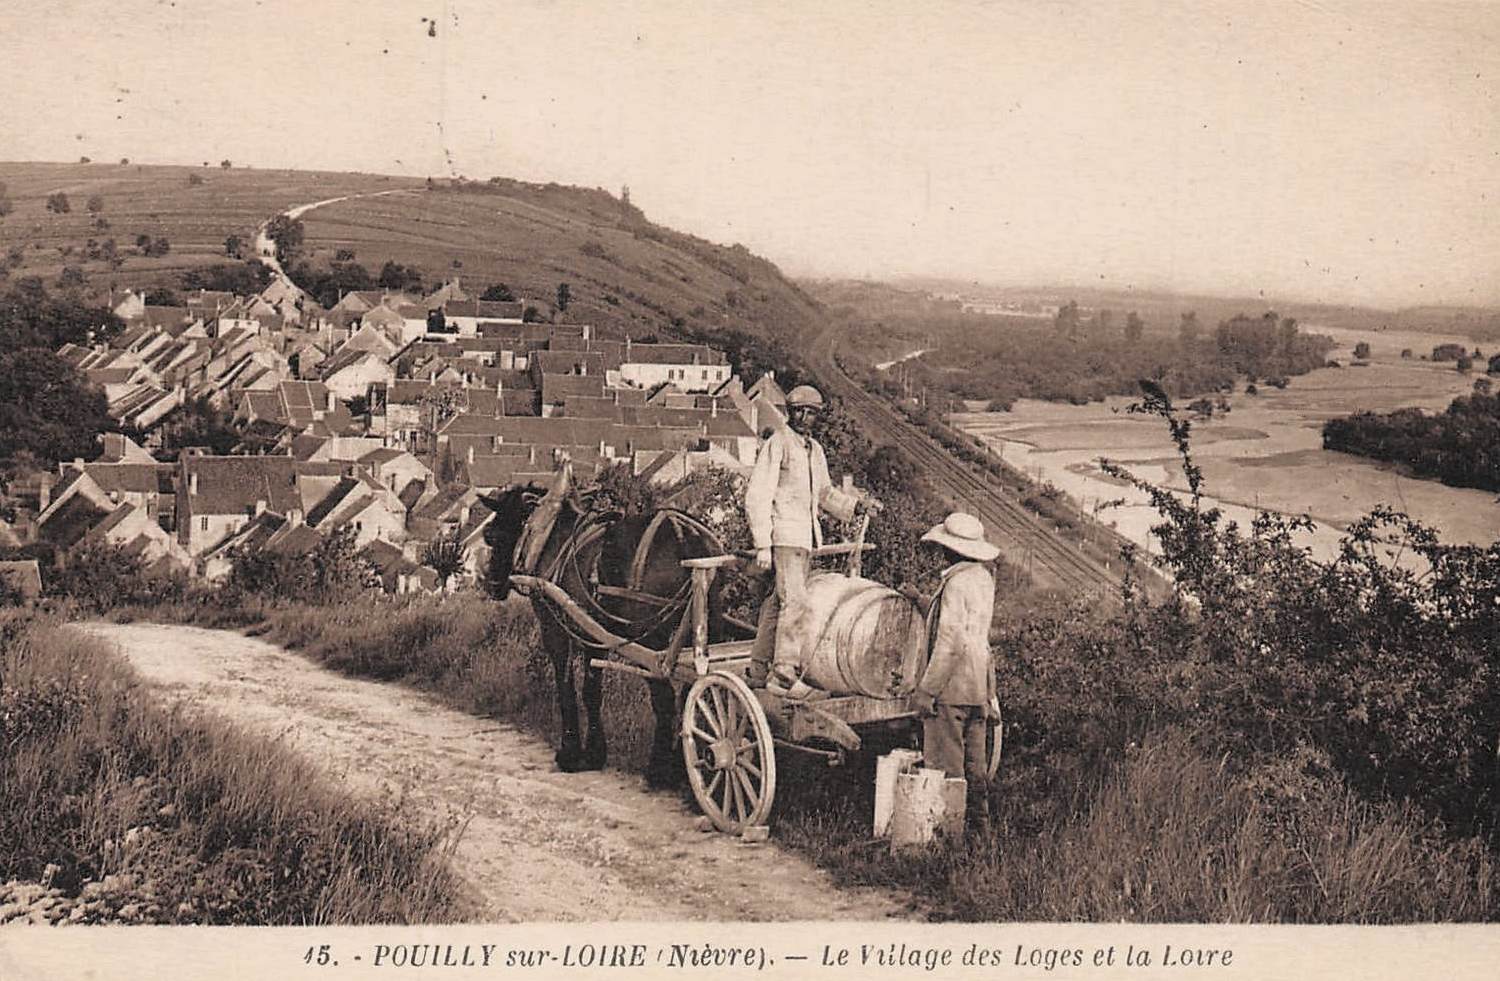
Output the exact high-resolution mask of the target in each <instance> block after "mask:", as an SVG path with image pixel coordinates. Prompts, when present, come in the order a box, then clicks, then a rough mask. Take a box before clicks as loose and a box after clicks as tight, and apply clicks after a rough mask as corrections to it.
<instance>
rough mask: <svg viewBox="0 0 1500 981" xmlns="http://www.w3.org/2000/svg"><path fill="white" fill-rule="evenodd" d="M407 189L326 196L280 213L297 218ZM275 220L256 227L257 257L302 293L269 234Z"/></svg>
mask: <svg viewBox="0 0 1500 981" xmlns="http://www.w3.org/2000/svg"><path fill="white" fill-rule="evenodd" d="M406 190H407V189H406V188H395V189H393V190H389V191H371V192H369V193H368V194H345V195H343V196H342V197H337V198H325V199H323V200H322V201H313V202H311V203H310V204H299V205H297V206H296V207H295V208H288V209H287V210H286V211H283V212H280V214H283V215H286V216H287V217H288V218H291V219H293V220H296V219H298V218H301V217H302V216H303V215H305V214H307V213H308V212H309V211H311V210H313V209H314V208H321V207H323V206H324V205H325V204H338V203H339V202H340V201H350V200H353V199H354V198H378V197H380V196H381V195H384V194H403V193H405V192H406ZM275 220H276V216H275V215H273V216H271V217H270V218H267V219H266V220H265V221H263V222H261V223H260V227H258V228H256V229H255V254H256V258H258V259H260V261H261V262H263V263H264V264H265V265H266V266H267V267H268V268H269V269H270V270H271V274H272V275H273V276H275V277H276V278H277V279H279V280H281V281H282V282H283V283H284V284H285V285H287V286H288V287H290V288H292V289H294V290H296V291H297V292H299V293H301V291H302V288H301V287H300V286H298V285H297V284H296V283H294V282H292V278H291V277H290V276H288V275H287V272H286V270H285V269H283V268H281V261H280V260H279V259H277V258H276V243H275V242H272V241H271V236H270V235H268V234H267V232H268V231H269V229H270V227H271V222H273V221H275ZM304 295H305V294H304Z"/></svg>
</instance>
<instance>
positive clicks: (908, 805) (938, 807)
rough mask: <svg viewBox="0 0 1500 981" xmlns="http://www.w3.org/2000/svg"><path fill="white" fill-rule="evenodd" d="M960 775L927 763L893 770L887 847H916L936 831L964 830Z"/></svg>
mask: <svg viewBox="0 0 1500 981" xmlns="http://www.w3.org/2000/svg"><path fill="white" fill-rule="evenodd" d="M966 790H967V782H966V781H965V780H964V778H963V777H950V776H948V775H947V774H945V773H944V772H943V771H942V770H933V769H929V768H927V767H922V768H921V769H917V770H911V771H908V772H906V773H901V774H897V776H896V791H895V795H894V798H893V800H892V808H891V820H890V836H891V851H892V852H893V853H894V852H899V851H901V850H903V849H908V848H916V847H919V846H921V845H925V844H927V843H928V842H930V841H932V840H933V838H935V837H937V835H939V834H943V835H949V836H959V835H962V834H963V831H964V811H965V807H966V803H965V791H966Z"/></svg>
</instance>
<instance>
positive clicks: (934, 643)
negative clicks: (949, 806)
mask: <svg viewBox="0 0 1500 981" xmlns="http://www.w3.org/2000/svg"><path fill="white" fill-rule="evenodd" d="M922 541H924V542H927V543H929V545H932V546H936V547H938V548H941V549H942V550H943V552H944V553H945V555H946V556H947V558H948V561H949V563H950V564H949V566H948V568H946V569H945V570H943V577H942V585H940V586H939V587H938V593H937V595H936V596H935V597H933V599H932V602H931V604H930V605H929V606H928V609H927V642H928V660H927V669H926V671H924V672H923V674H922V679H921V681H919V682H918V683H917V688H916V690H915V691H914V692H912V694H911V699H910V700H911V705H912V710H913V711H915V712H916V713H917V715H918V716H920V717H921V719H922V756H923V758H924V760H925V763H926V765H927V766H930V767H932V768H933V769H935V770H942V771H944V772H945V773H946V774H947V775H948V776H950V777H963V778H965V779H966V780H967V781H968V788H967V793H968V817H967V823H968V825H969V826H970V827H971V828H977V827H983V826H985V825H987V824H988V823H989V792H988V784H989V767H988V766H987V760H986V759H985V736H986V734H987V729H988V727H989V725H991V724H996V723H998V722H999V721H1000V703H999V699H998V698H997V697H996V694H995V668H994V664H993V663H992V661H991V659H990V641H989V637H990V620H991V618H992V617H993V615H994V612H995V577H994V575H993V574H992V573H991V572H990V569H989V566H988V563H990V562H993V561H994V560H995V558H996V557H997V556H998V555H999V554H1000V549H998V548H997V547H995V546H994V545H991V544H990V543H989V542H988V541H986V540H985V537H984V525H983V524H981V523H980V521H979V519H978V518H976V517H974V516H973V515H972V514H964V513H963V512H954V513H953V514H950V515H948V517H947V518H946V519H945V520H944V521H943V523H942V524H939V525H935V526H934V527H933V528H932V529H930V530H929V531H928V532H927V534H925V535H923V536H922Z"/></svg>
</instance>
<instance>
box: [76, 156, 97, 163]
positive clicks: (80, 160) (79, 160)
mask: <svg viewBox="0 0 1500 981" xmlns="http://www.w3.org/2000/svg"><path fill="white" fill-rule="evenodd" d="M78 162H79V163H81V164H86V163H93V162H94V161H92V160H90V159H89V158H88V157H79V158H78Z"/></svg>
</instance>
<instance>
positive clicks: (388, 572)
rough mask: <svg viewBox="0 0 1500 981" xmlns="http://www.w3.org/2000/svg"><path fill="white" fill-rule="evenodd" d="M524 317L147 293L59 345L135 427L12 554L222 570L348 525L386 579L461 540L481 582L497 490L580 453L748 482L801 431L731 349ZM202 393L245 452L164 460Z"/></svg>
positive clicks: (300, 550) (393, 296)
mask: <svg viewBox="0 0 1500 981" xmlns="http://www.w3.org/2000/svg"><path fill="white" fill-rule="evenodd" d="M521 311H522V304H519V303H500V302H489V301H484V300H476V299H473V298H471V297H469V296H468V295H466V294H465V293H464V292H463V290H462V288H461V287H460V286H459V284H458V283H457V282H453V283H449V284H447V285H445V286H443V287H442V288H440V289H439V290H437V291H436V292H435V293H433V294H431V295H429V296H426V297H413V296H410V295H407V294H399V293H392V292H389V291H372V292H357V293H349V294H347V295H346V296H344V297H343V298H342V299H341V301H340V302H339V303H338V304H337V305H336V306H334V307H333V308H331V309H328V310H322V309H319V308H317V307H316V305H315V304H312V303H311V302H310V300H308V298H306V297H302V296H297V297H295V298H294V297H293V296H292V295H291V294H290V293H288V292H287V291H286V287H284V286H283V285H282V284H280V283H277V284H273V285H272V287H271V288H269V289H268V290H267V292H265V293H262V294H260V295H257V296H252V297H238V296H233V295H230V294H222V293H211V292H200V293H196V294H191V295H189V296H187V297H185V298H184V301H183V305H181V306H174V307H157V306H152V305H150V304H146V303H144V302H143V301H142V299H141V298H140V297H139V296H138V295H135V294H128V295H127V296H126V297H125V298H124V299H123V300H122V301H121V302H120V303H119V304H118V305H117V306H116V307H115V312H116V313H117V314H119V315H120V316H121V317H122V318H123V319H124V320H125V322H126V329H125V330H124V331H123V332H121V333H119V334H118V335H116V336H114V337H112V338H110V339H109V340H108V341H107V342H104V343H99V344H95V345H92V346H87V347H85V346H82V345H67V346H65V347H64V348H62V350H61V351H60V352H59V353H60V355H61V356H62V357H63V358H64V359H66V360H68V361H69V362H70V363H71V364H73V365H75V366H76V367H77V368H78V369H79V370H80V371H81V372H82V373H83V374H84V375H85V377H87V378H88V379H89V380H91V381H92V382H94V383H95V384H96V385H98V386H99V387H100V388H101V389H103V391H104V392H105V395H106V398H107V400H108V404H109V412H110V414H111V416H112V417H113V418H114V419H115V420H116V422H117V423H118V424H119V428H120V430H121V432H120V433H111V434H108V435H106V436H105V437H104V447H103V453H102V455H101V456H100V457H99V458H98V459H97V460H93V461H88V462H85V461H83V460H75V461H72V462H65V463H63V464H61V465H60V466H59V468H58V472H57V473H56V474H48V475H45V476H43V477H40V478H38V479H36V480H34V481H32V482H30V483H29V484H28V485H26V486H25V487H22V488H21V492H22V493H23V494H28V495H29V496H30V500H29V501H28V502H27V503H28V504H29V508H27V507H23V509H22V510H23V513H25V514H26V519H25V520H23V521H21V522H18V523H17V524H15V525H12V526H9V527H7V528H4V529H0V537H4V536H8V537H9V538H11V539H12V541H10V542H8V543H7V542H0V544H25V543H27V542H47V543H50V544H51V545H52V546H53V548H54V550H55V554H58V555H59V556H60V557H61V559H60V560H61V561H66V557H67V555H68V554H69V553H70V552H71V551H72V550H74V549H76V548H78V547H79V546H80V545H83V544H86V543H90V542H107V543H110V544H113V545H118V546H121V547H123V548H125V549H126V550H127V551H129V552H130V553H131V554H134V555H136V556H137V557H138V558H139V559H140V560H141V562H142V564H143V565H144V566H145V567H147V568H148V569H150V570H155V571H166V570H179V571H186V572H188V573H190V574H192V575H196V576H201V577H205V578H207V579H209V580H217V579H221V578H223V577H224V576H226V575H227V574H228V573H229V571H230V569H231V565H232V562H233V559H234V557H235V556H236V555H237V554H241V553H243V552H245V551H247V550H251V551H253V550H259V549H265V550H270V551H271V552H279V553H285V554H305V553H309V552H311V551H313V550H315V549H316V548H317V547H318V546H319V544H320V543H321V542H323V541H324V540H326V539H327V537H328V536H329V535H331V534H333V533H334V532H338V531H343V530H349V531H352V535H353V539H354V542H355V545H356V546H357V547H358V548H359V549H361V550H362V552H363V554H364V555H365V557H366V558H368V559H369V560H370V562H371V563H372V564H373V566H374V567H375V568H376V569H377V570H378V571H379V573H380V576H381V581H382V583H383V584H384V586H385V588H386V589H387V590H388V591H391V592H407V591H411V590H414V589H432V588H435V587H436V586H437V585H438V575H437V573H436V571H435V570H433V569H432V568H430V567H427V566H425V565H424V564H423V557H424V555H425V554H426V553H427V550H428V546H429V543H431V542H433V541H434V540H435V539H437V538H439V537H449V538H452V537H456V538H457V539H458V541H459V542H460V544H461V545H462V547H463V555H464V563H465V569H464V571H463V573H461V574H460V577H459V581H463V580H465V579H473V578H475V577H477V576H479V575H481V574H482V572H483V569H484V567H485V565H486V564H487V562H488V555H487V552H486V548H485V545H484V531H485V528H486V526H487V524H488V523H489V522H490V521H492V520H494V512H493V511H492V510H491V509H490V508H489V507H487V506H486V505H485V503H484V501H485V499H486V498H488V497H490V496H491V495H493V494H494V493H495V492H497V491H499V490H501V489H503V488H506V487H510V486H515V485H520V484H531V483H538V482H541V481H544V480H545V479H546V477H547V475H548V474H550V473H551V472H553V471H554V469H555V467H556V466H557V465H558V464H559V462H560V461H561V460H562V459H563V458H564V457H566V458H567V459H568V460H570V461H572V464H573V466H574V467H575V469H581V470H582V471H583V472H588V471H591V470H596V469H600V468H604V467H608V466H615V465H622V464H623V465H626V466H629V467H630V468H631V470H632V472H634V473H636V474H638V475H642V476H644V477H646V478H648V479H651V480H653V481H659V482H670V481H676V480H679V479H681V478H683V477H685V476H687V475H688V474H690V473H692V472H694V471H695V470H698V469H702V468H705V467H718V468H721V469H724V470H727V471H731V472H740V473H743V472H746V471H748V469H749V468H750V466H751V464H752V463H753V461H754V456H755V452H756V449H757V446H758V443H759V440H760V438H761V437H762V436H763V435H764V434H765V433H766V432H767V431H769V429H771V428H774V427H775V426H778V425H780V424H781V420H782V409H783V408H784V405H785V397H784V395H783V393H782V392H781V390H780V388H779V387H778V386H777V384H776V381H775V378H774V376H773V375H766V376H764V377H762V378H761V379H759V380H758V381H757V382H756V383H755V384H754V385H753V386H750V387H749V388H748V389H747V388H746V387H745V386H743V385H742V384H741V381H740V379H739V378H738V377H736V376H735V375H734V374H733V372H732V370H731V368H730V366H729V364H728V363H727V360H726V359H725V358H724V356H723V355H722V353H720V352H718V351H716V350H714V349H713V348H710V347H707V346H704V345H695V344H665V343H642V342H639V341H632V340H631V339H630V338H629V337H602V336H599V334H598V332H596V331H595V330H594V329H593V328H592V327H590V326H589V325H574V324H552V323H529V322H525V321H524V320H523V318H522V315H521ZM199 400H204V401H206V402H207V404H209V405H211V406H213V407H215V408H218V409H220V410H222V411H223V412H225V413H228V414H232V416H233V419H234V420H235V422H236V424H237V425H236V429H237V431H238V432H239V434H240V444H239V445H238V446H237V447H236V448H235V449H234V451H233V452H232V453H230V454H227V455H216V454H213V453H211V452H209V451H207V450H204V449H194V448H186V449H182V450H181V451H180V452H178V453H177V454H176V459H175V460H172V461H171V462H163V461H162V460H160V459H158V457H157V456H156V455H154V454H153V450H159V448H160V445H161V433H162V429H163V427H164V426H170V425H171V424H172V421H173V419H174V418H175V416H174V412H178V411H181V410H182V407H183V406H184V405H186V404H187V403H190V402H195V403H196V402H198V401H199ZM127 433H128V434H129V435H126V434H127Z"/></svg>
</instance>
